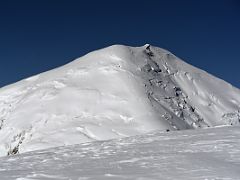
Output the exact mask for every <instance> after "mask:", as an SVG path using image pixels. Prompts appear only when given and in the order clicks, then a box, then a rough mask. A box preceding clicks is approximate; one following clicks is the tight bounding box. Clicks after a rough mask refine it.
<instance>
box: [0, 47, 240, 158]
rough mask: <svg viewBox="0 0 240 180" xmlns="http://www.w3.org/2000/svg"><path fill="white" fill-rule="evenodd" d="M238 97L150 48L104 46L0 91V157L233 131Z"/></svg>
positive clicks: (237, 93) (239, 116)
mask: <svg viewBox="0 0 240 180" xmlns="http://www.w3.org/2000/svg"><path fill="white" fill-rule="evenodd" d="M239 105H240V91H239V90H238V89H236V88H234V87H232V86H231V85H230V84H228V83H226V82H224V81H223V80H220V79H218V78H216V77H214V76H212V75H209V74H208V73H206V72H205V71H202V70H200V69H197V68H195V67H193V66H191V65H189V64H187V63H185V62H184V61H182V60H180V59H179V58H177V57H176V56H174V55H173V54H171V53H170V52H168V51H166V50H164V49H161V48H157V47H154V46H150V45H148V44H147V45H145V46H142V47H128V46H122V45H114V46H110V47H107V48H104V49H101V50H98V51H94V52H91V53H89V54H87V55H85V56H83V57H81V58H79V59H77V60H75V61H73V62H71V63H69V64H67V65H65V66H62V67H59V68H57V69H54V70H51V71H48V72H45V73H42V74H39V75H36V76H34V77H30V78H28V79H25V80H22V81H20V82H18V83H15V84H12V85H10V86H6V87H4V88H1V89H0V156H6V155H12V154H18V153H23V152H29V151H33V150H40V149H45V148H50V147H57V146H63V145H72V144H79V143H83V142H91V141H98V140H109V139H114V138H123V137H129V136H133V135H139V134H143V133H147V132H151V131H153V130H161V131H169V130H170V131H175V130H185V129H197V128H206V127H214V126H219V125H230V124H231V125H237V124H239V119H240V111H239V110H240V107H239Z"/></svg>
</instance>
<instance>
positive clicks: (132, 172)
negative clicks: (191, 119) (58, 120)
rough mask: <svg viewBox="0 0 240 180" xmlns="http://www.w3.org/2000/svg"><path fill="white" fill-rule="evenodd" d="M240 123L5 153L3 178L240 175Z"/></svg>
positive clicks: (144, 179) (0, 167) (213, 179)
mask: <svg viewBox="0 0 240 180" xmlns="http://www.w3.org/2000/svg"><path fill="white" fill-rule="evenodd" d="M239 147H240V127H222V128H209V129H202V130H186V131H175V132H169V133H161V132H153V133H150V134H146V135H139V136H134V137H129V138H123V139H117V140H109V141H98V142H90V143H85V144H80V145H74V146H66V147H57V148H52V149H46V150H39V151H33V152H28V153H23V154H21V155H14V156H11V157H3V158H1V159H0V179H1V180H11V179H17V180H23V179H25V180H29V179H58V180H61V179H72V180H75V179H76V180H87V179H92V180H95V179H96V180H98V179H101V180H106V179H129V180H132V179H138V180H151V179H156V180H159V179H163V180H167V179H171V180H172V179H183V180H187V179H188V180H194V179H201V180H207V179H208V180H217V179H218V180H220V179H221V180H222V179H225V180H230V179H236V180H237V179H240V148H239Z"/></svg>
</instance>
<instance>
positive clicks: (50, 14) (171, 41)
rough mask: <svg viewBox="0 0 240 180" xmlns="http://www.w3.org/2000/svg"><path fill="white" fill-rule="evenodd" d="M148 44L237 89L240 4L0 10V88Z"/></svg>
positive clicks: (116, 2) (13, 6)
mask: <svg viewBox="0 0 240 180" xmlns="http://www.w3.org/2000/svg"><path fill="white" fill-rule="evenodd" d="M145 43H150V44H153V45H155V46H159V47H162V48H165V49H168V50H170V51H171V52H173V53H174V54H175V55H177V56H178V57H180V58H182V59H184V60H185V61H187V62H188V63H190V64H192V65H194V66H197V67H199V68H202V69H204V70H206V71H208V72H210V73H211V74H213V75H215V76H217V77H220V78H222V79H224V80H226V81H228V82H230V83H232V84H233V85H235V86H237V87H240V78H239V77H240V3H239V1H238V0H225V1H224V0H212V1H211V0H201V1H195V0H188V1H187V0H175V1H174V0H166V1H161V0H138V1H137V0H136V1H133V0H132V1H131V0H111V1H110V0H109V1H106V0H105V1H104V0H103V1H100V0H99V1H97V0H96V1H92V0H85V1H80V0H79V1H75V0H62V1H61V0H34V1H33V0H31V1H26V0H21V1H20V0H16V1H11V0H9V1H6V2H2V1H1V2H0V77H1V78H0V87H1V86H4V85H7V84H10V83H13V82H16V81H18V80H20V79H23V78H26V77H28V76H31V75H34V74H38V73H40V72H43V71H46V70H50V69H52V68H55V67H58V66H60V65H63V64H66V63H67V62H70V61H72V60H73V59H75V58H77V57H80V56H82V55H84V54H86V53H87V52H90V51H92V50H95V49H99V48H103V47H105V46H109V45H112V44H125V45H131V46H141V45H144V44H145Z"/></svg>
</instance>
